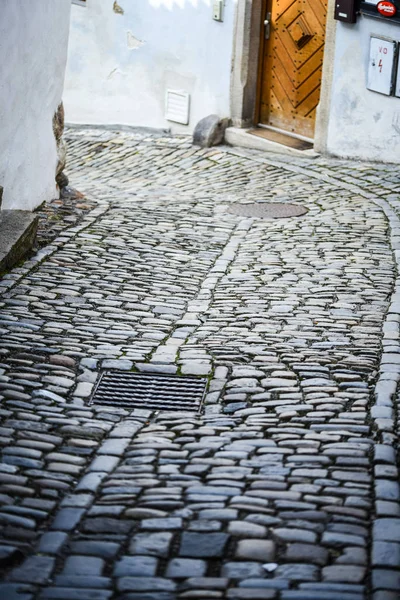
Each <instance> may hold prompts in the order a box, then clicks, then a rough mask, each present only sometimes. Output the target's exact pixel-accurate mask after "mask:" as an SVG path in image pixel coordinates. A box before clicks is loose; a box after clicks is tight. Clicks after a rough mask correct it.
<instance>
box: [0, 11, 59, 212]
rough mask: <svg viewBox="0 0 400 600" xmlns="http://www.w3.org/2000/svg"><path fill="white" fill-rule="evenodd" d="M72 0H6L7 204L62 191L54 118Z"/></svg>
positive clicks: (3, 178)
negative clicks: (57, 179) (58, 187)
mask: <svg viewBox="0 0 400 600" xmlns="http://www.w3.org/2000/svg"><path fill="white" fill-rule="evenodd" d="M70 6H71V0H56V1H54V0H0V10H1V19H0V56H1V61H0V123H1V127H0V157H1V160H0V185H1V186H3V188H4V193H3V204H2V209H22V210H32V209H34V208H35V207H37V206H38V205H40V204H41V203H42V202H43V201H45V200H50V199H51V198H55V197H56V193H57V191H56V183H55V174H56V166H57V150H56V142H55V139H54V134H53V128H52V121H53V115H54V112H55V111H56V109H57V106H58V105H59V103H60V102H61V99H62V90H63V83H64V74H65V64H66V59H67V45H68V32H69V17H70Z"/></svg>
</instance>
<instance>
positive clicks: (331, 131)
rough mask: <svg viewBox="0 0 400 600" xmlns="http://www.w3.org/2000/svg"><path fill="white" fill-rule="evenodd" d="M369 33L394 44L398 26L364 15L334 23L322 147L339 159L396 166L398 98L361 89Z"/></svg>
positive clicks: (399, 153) (399, 140) (399, 136)
mask: <svg viewBox="0 0 400 600" xmlns="http://www.w3.org/2000/svg"><path fill="white" fill-rule="evenodd" d="M371 34H372V35H374V36H375V35H376V36H381V37H385V38H389V39H393V40H397V41H400V25H395V24H391V23H390V22H389V21H388V20H386V21H382V20H379V19H373V18H368V17H364V16H359V17H358V21H357V23H356V24H354V25H350V24H344V23H340V22H338V24H337V28H336V51H335V62H334V70H333V82H332V90H331V106H330V115H329V127H328V135H327V144H326V147H327V150H328V152H329V153H331V154H334V155H336V156H341V157H345V158H359V159H363V160H372V161H381V162H393V163H400V98H396V97H393V96H385V95H383V94H379V93H376V92H372V91H370V90H367V71H368V61H369V43H370V36H371Z"/></svg>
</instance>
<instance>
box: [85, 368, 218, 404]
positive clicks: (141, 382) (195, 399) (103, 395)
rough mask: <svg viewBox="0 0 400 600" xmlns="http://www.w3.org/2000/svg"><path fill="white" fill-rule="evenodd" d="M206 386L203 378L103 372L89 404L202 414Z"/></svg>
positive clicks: (205, 380)
mask: <svg viewBox="0 0 400 600" xmlns="http://www.w3.org/2000/svg"><path fill="white" fill-rule="evenodd" d="M206 384H207V379H205V378H204V377H181V376H178V375H163V374H158V373H157V374H155V373H130V372H126V371H104V372H103V373H102V374H101V376H100V379H99V381H98V384H97V386H96V388H95V391H94V393H93V396H92V398H91V400H90V402H89V404H95V405H103V406H113V407H117V408H128V409H129V408H131V409H133V408H144V409H149V410H168V411H171V410H172V411H173V410H177V411H190V412H199V411H200V409H201V406H202V403H203V399H204V394H205V391H206Z"/></svg>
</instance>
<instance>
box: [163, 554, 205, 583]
mask: <svg viewBox="0 0 400 600" xmlns="http://www.w3.org/2000/svg"><path fill="white" fill-rule="evenodd" d="M206 569H207V563H206V562H205V561H204V560H194V559H191V558H173V559H172V560H170V561H169V563H168V566H167V571H166V577H171V578H172V579H174V578H175V579H186V578H187V577H202V576H203V575H205V572H206Z"/></svg>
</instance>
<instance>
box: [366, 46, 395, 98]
mask: <svg viewBox="0 0 400 600" xmlns="http://www.w3.org/2000/svg"><path fill="white" fill-rule="evenodd" d="M395 55H396V42H394V41H391V40H384V39H382V38H378V37H371V43H370V48H369V65H368V78H367V88H368V89H369V90H372V91H373V92H379V93H380V94H386V96H390V94H391V93H392V85H393V67H394V58H395Z"/></svg>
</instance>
